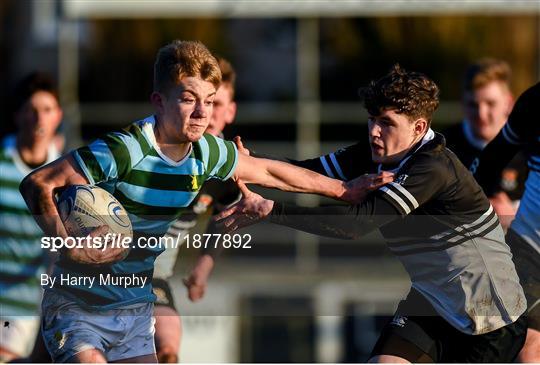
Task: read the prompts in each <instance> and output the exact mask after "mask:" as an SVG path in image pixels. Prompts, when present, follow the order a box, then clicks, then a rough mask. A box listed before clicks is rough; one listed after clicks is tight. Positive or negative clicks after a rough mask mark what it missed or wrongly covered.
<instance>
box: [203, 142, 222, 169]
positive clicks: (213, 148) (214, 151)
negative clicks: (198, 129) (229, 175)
mask: <svg viewBox="0 0 540 365" xmlns="http://www.w3.org/2000/svg"><path fill="white" fill-rule="evenodd" d="M204 139H205V140H206V142H207V143H208V149H209V153H208V156H209V157H208V168H207V169H206V172H207V173H208V174H209V173H210V172H211V171H212V170H214V167H216V165H217V163H218V161H219V146H218V144H217V142H216V139H215V137H214V136H212V135H210V134H205V135H204Z"/></svg>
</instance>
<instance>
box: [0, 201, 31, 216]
mask: <svg viewBox="0 0 540 365" xmlns="http://www.w3.org/2000/svg"><path fill="white" fill-rule="evenodd" d="M0 210H1V211H2V213H13V214H24V215H29V214H30V212H28V209H23V208H16V207H12V206H9V205H5V204H2V203H0Z"/></svg>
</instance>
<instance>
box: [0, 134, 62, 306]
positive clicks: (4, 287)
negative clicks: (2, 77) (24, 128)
mask: <svg viewBox="0 0 540 365" xmlns="http://www.w3.org/2000/svg"><path fill="white" fill-rule="evenodd" d="M58 157H59V153H58V151H57V150H56V148H55V147H54V145H52V144H51V146H50V147H49V150H48V155H47V162H52V161H54V160H55V159H57V158H58ZM31 171H32V169H31V168H30V167H28V166H27V165H26V164H25V163H24V162H23V161H22V159H21V157H20V155H19V152H18V151H17V147H16V142H15V136H8V137H6V138H5V139H4V140H3V141H2V142H1V145H0V316H28V315H37V314H38V313H39V304H40V302H41V295H42V290H41V287H40V284H39V275H40V274H42V273H44V272H45V264H46V257H47V255H46V252H45V251H44V250H42V249H41V244H40V239H41V237H42V236H43V232H42V231H41V229H40V228H39V226H38V225H37V223H36V222H35V220H34V218H33V217H32V215H31V214H30V212H29V211H28V208H27V207H26V203H25V202H24V199H23V197H22V195H21V194H20V192H19V184H20V183H21V181H22V179H23V178H24V177H25V176H26V175H28V174H29V173H30V172H31Z"/></svg>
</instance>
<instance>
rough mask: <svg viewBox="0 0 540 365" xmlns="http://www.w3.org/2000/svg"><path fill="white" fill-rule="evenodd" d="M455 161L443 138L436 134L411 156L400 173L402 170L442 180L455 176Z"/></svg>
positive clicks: (455, 158)
mask: <svg viewBox="0 0 540 365" xmlns="http://www.w3.org/2000/svg"><path fill="white" fill-rule="evenodd" d="M456 161H457V157H456V155H455V154H453V153H452V152H451V151H450V150H449V149H448V148H446V143H445V139H444V137H443V136H442V135H441V134H439V133H437V134H436V135H435V138H434V139H433V140H432V141H430V142H428V143H426V144H425V145H424V146H422V147H421V148H420V150H419V151H417V152H416V153H414V154H413V155H412V156H411V158H410V159H409V160H408V161H407V162H406V163H405V164H404V165H403V167H402V168H401V169H400V172H402V170H403V171H405V172H410V173H415V174H422V175H426V177H429V178H437V179H440V180H444V179H449V178H453V177H454V176H455V168H454V165H455V162H456Z"/></svg>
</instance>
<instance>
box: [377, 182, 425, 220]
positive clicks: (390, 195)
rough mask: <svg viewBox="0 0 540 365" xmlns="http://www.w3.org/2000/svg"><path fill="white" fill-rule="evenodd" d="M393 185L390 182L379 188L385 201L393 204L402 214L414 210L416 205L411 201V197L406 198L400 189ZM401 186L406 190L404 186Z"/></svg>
mask: <svg viewBox="0 0 540 365" xmlns="http://www.w3.org/2000/svg"><path fill="white" fill-rule="evenodd" d="M393 185H394V184H392V183H390V184H386V185H385V186H383V187H381V188H379V191H380V192H381V193H382V196H383V197H384V198H385V199H386V200H387V201H389V202H390V203H391V204H392V205H393V206H395V207H396V208H397V209H398V210H399V211H400V212H401V214H403V215H407V214H409V213H411V212H412V211H413V210H415V209H416V208H417V206H415V204H414V203H413V202H412V201H411V199H410V198H408V197H407V196H406V195H405V194H404V193H403V192H402V191H401V189H399V188H398V187H396V186H393ZM402 188H403V189H404V190H406V189H405V188H404V187H402ZM409 194H410V193H409ZM411 195H412V194H411ZM413 198H414V197H413Z"/></svg>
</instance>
